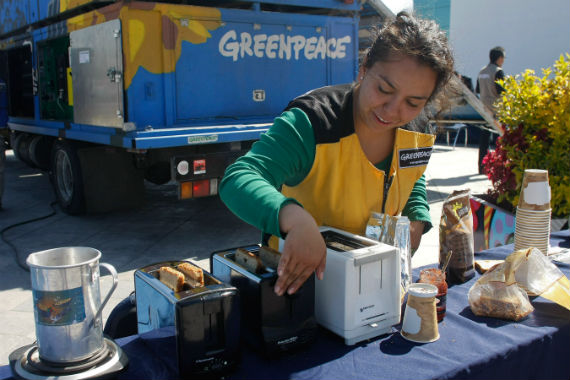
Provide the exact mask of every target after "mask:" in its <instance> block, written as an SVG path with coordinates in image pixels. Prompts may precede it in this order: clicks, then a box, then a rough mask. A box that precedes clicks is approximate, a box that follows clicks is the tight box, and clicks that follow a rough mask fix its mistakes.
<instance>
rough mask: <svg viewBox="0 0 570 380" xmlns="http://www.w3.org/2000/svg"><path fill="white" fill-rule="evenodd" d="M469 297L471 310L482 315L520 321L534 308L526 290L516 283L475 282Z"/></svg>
mask: <svg viewBox="0 0 570 380" xmlns="http://www.w3.org/2000/svg"><path fill="white" fill-rule="evenodd" d="M468 297H469V306H471V311H472V312H473V314H475V315H478V316H480V317H493V318H501V319H511V320H513V321H518V320H520V319H522V318H524V317H526V316H527V315H529V314H530V313H532V311H533V310H534V308H533V307H532V305H531V304H530V301H529V299H528V296H527V294H526V292H525V291H524V290H523V289H521V288H520V287H519V286H518V285H517V284H516V283H513V284H506V283H504V282H498V281H491V282H487V283H483V284H478V283H475V285H474V286H473V287H471V289H470V290H469V295H468Z"/></svg>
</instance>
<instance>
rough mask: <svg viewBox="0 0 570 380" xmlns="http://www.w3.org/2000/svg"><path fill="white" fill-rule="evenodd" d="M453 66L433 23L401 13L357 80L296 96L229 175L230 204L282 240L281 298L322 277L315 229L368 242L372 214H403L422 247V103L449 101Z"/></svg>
mask: <svg viewBox="0 0 570 380" xmlns="http://www.w3.org/2000/svg"><path fill="white" fill-rule="evenodd" d="M453 66H454V59H453V56H452V54H451V50H450V48H449V46H448V41H447V38H446V36H445V33H444V32H442V31H441V30H440V29H439V27H438V26H437V24H436V23H435V22H433V21H428V20H423V19H420V18H416V17H414V16H412V15H410V14H408V13H405V12H401V13H399V14H398V15H397V16H396V17H395V18H394V19H391V20H389V21H386V22H385V23H384V25H383V26H382V28H381V29H379V30H378V34H377V37H376V38H375V40H374V43H373V44H372V46H371V47H370V49H369V50H368V52H367V54H366V56H365V58H364V59H363V62H362V65H361V67H360V69H359V72H358V77H357V81H356V82H355V83H349V84H343V85H335V86H327V87H323V88H319V89H316V90H313V91H310V92H308V93H306V94H304V95H302V96H300V97H298V98H296V99H294V100H293V101H291V102H290V103H289V105H288V106H287V107H286V109H285V111H284V112H283V113H282V114H281V115H280V116H279V117H277V118H276V119H275V120H274V123H273V125H272V127H271V128H270V129H269V130H268V131H267V133H265V134H264V135H262V136H261V137H260V139H259V141H257V142H256V143H255V144H254V145H253V146H252V148H251V150H250V151H249V152H248V153H247V154H246V155H244V156H242V157H240V158H239V159H238V160H237V161H236V162H234V163H233V164H232V165H230V166H229V167H228V168H227V170H226V173H225V175H224V178H223V179H222V181H221V183H220V197H221V199H222V200H223V202H224V203H225V204H226V205H227V207H228V208H229V209H230V210H231V211H232V212H233V213H235V214H236V215H237V216H239V217H240V218H241V219H243V220H244V221H246V222H248V223H250V224H252V225H253V226H255V227H257V228H259V229H260V230H262V231H263V232H264V233H266V234H269V235H272V236H271V238H270V239H269V240H268V245H269V246H271V247H273V248H277V244H276V243H277V240H278V238H279V237H280V238H283V239H284V245H283V248H282V250H281V252H282V256H281V259H280V262H279V266H278V268H277V274H278V276H279V278H278V280H277V282H276V284H275V288H274V291H275V292H276V294H278V295H282V294H284V293H288V294H292V293H295V291H297V290H298V289H299V287H300V286H301V285H302V284H303V283H304V281H305V280H306V279H307V278H308V277H309V276H310V275H311V274H312V273H313V272H315V273H316V276H317V278H318V279H322V278H323V272H324V269H325V265H326V245H325V242H324V240H323V238H322V235H321V234H320V232H319V226H322V225H327V226H332V227H335V228H339V229H341V230H345V231H348V232H351V233H356V234H360V235H364V234H365V228H366V224H367V221H368V219H369V217H370V213H371V212H383V213H387V214H390V215H399V214H402V215H406V216H407V217H408V218H409V220H410V221H411V223H410V231H411V241H412V248H417V247H418V246H419V243H420V239H421V235H422V233H424V232H426V231H427V230H429V229H430V228H431V227H432V224H431V220H430V215H429V205H428V202H427V194H426V184H425V178H424V176H423V173H424V171H425V168H426V166H427V163H428V160H429V157H430V155H431V151H432V146H433V144H434V140H435V136H434V135H433V133H432V131H431V129H430V126H429V123H428V115H427V114H426V113H427V110H426V109H429V108H427V107H426V105H428V104H431V103H432V102H434V101H436V98H438V97H439V96H443V91H441V90H442V89H443V88H444V87H446V86H447V85H448V82H449V79H450V78H451V76H452V75H453ZM290 80H298V79H295V78H291V79H290ZM264 243H266V242H265V241H264Z"/></svg>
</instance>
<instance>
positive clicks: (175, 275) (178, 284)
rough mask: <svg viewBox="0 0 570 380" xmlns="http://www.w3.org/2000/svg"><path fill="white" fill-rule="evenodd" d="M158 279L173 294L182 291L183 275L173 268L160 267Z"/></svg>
mask: <svg viewBox="0 0 570 380" xmlns="http://www.w3.org/2000/svg"><path fill="white" fill-rule="evenodd" d="M158 279H159V280H160V281H161V282H162V283H163V284H165V285H166V286H168V287H169V288H170V289H172V290H174V291H175V292H180V291H182V287H183V286H184V275H183V274H182V272H179V271H177V270H176V269H174V268H170V267H160V269H159V270H158Z"/></svg>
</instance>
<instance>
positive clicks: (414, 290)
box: [408, 283, 437, 298]
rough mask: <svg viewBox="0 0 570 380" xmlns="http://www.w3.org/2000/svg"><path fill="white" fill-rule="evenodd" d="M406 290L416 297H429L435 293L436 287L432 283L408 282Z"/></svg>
mask: <svg viewBox="0 0 570 380" xmlns="http://www.w3.org/2000/svg"><path fill="white" fill-rule="evenodd" d="M408 292H409V294H411V295H413V296H416V297H422V298H430V297H435V296H436V295H437V287H436V286H435V285H432V284H424V283H415V284H410V286H409V287H408Z"/></svg>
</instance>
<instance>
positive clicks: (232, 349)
mask: <svg viewBox="0 0 570 380" xmlns="http://www.w3.org/2000/svg"><path fill="white" fill-rule="evenodd" d="M184 262H185V261H165V262H160V263H156V264H153V265H149V266H147V267H144V268H141V269H138V270H136V271H135V275H134V277H135V296H136V304H137V328H138V333H139V334H141V335H144V334H145V333H149V332H154V331H157V330H159V329H164V328H165V327H168V326H174V330H175V341H176V343H175V344H176V355H177V363H178V371H179V375H180V377H181V378H185V377H188V376H189V375H193V376H199V377H219V376H222V375H223V374H225V373H226V372H228V371H230V370H231V369H233V368H234V367H235V366H236V365H237V363H238V362H239V344H240V306H239V303H240V298H239V292H238V290H237V289H236V288H235V287H234V286H231V285H228V284H227V283H224V282H223V281H220V280H219V279H217V278H216V277H215V276H212V275H211V274H210V273H208V272H206V271H203V273H204V286H199V287H195V288H192V287H191V286H190V285H189V284H187V283H185V284H184V287H183V289H182V291H179V292H175V291H173V290H172V289H171V288H169V287H168V286H166V285H165V284H164V283H162V282H161V281H160V280H159V274H158V273H159V270H160V268H161V267H170V268H174V269H176V267H177V266H178V265H179V264H181V263H184ZM186 262H188V261H186ZM190 264H192V263H191V262H190ZM192 265H195V264H192Z"/></svg>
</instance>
